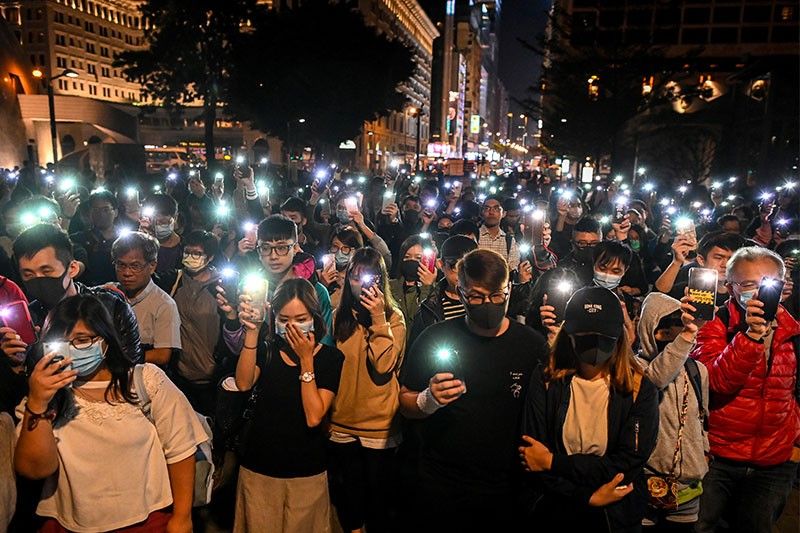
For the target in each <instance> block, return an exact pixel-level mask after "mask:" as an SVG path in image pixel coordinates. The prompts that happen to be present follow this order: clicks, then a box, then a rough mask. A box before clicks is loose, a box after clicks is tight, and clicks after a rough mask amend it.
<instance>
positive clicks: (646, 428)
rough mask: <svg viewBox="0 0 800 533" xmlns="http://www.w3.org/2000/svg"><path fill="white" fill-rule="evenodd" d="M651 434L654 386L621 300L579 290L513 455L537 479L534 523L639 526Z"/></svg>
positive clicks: (534, 384) (534, 390) (532, 394)
mask: <svg viewBox="0 0 800 533" xmlns="http://www.w3.org/2000/svg"><path fill="white" fill-rule="evenodd" d="M657 434H658V392H657V391H656V388H655V386H654V385H653V384H652V383H650V381H648V380H647V378H645V377H643V375H642V370H641V369H640V368H639V366H638V365H637V364H636V362H635V360H634V357H633V354H632V353H631V350H630V345H629V343H628V340H627V334H626V332H625V328H624V327H623V317H622V308H621V304H620V302H619V300H618V299H617V297H616V296H615V295H614V294H613V293H612V292H611V291H609V290H607V289H603V288H600V287H587V288H583V289H580V290H579V291H577V292H576V293H575V294H574V295H573V297H572V298H571V299H570V301H569V303H568V304H567V309H566V312H565V319H564V324H563V325H562V327H561V329H560V331H559V332H558V334H557V336H556V339H555V342H554V344H553V347H552V348H551V354H550V360H549V362H548V363H547V365H546V366H543V367H540V368H539V369H538V370H537V371H536V372H535V373H534V376H533V379H532V380H531V385H530V387H529V389H528V397H527V400H526V411H525V416H524V421H523V437H522V438H523V440H524V442H525V445H524V446H522V447H520V456H521V459H522V462H523V465H524V466H525V467H526V469H528V470H529V471H532V472H536V477H537V480H538V481H539V482H540V484H541V488H542V496H541V499H540V500H539V501H538V502H537V505H536V513H537V515H538V521H537V523H540V524H542V525H543V527H544V530H546V531H550V530H553V531H555V530H561V531H614V532H618V531H638V530H639V529H640V528H641V521H642V518H643V517H644V511H645V505H646V501H647V496H646V493H647V490H646V487H645V484H644V477H643V474H642V467H643V466H644V464H645V462H646V461H647V459H648V457H649V456H650V453H651V452H652V451H653V448H654V447H655V443H656V437H657Z"/></svg>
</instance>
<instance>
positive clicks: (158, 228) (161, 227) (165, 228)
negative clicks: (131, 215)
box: [153, 222, 175, 240]
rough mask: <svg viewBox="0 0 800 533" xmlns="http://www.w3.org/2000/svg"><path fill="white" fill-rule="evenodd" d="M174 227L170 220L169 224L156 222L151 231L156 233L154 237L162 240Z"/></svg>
mask: <svg viewBox="0 0 800 533" xmlns="http://www.w3.org/2000/svg"><path fill="white" fill-rule="evenodd" d="M174 229H175V223H174V222H170V223H169V224H156V225H155V227H154V228H153V231H154V233H155V234H156V239H159V240H164V239H166V238H168V237H169V236H170V235H172V231H173V230H174Z"/></svg>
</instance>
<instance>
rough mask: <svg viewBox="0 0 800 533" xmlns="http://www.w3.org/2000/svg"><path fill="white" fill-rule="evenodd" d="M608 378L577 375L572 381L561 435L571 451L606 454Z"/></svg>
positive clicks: (574, 452) (570, 453) (573, 452)
mask: <svg viewBox="0 0 800 533" xmlns="http://www.w3.org/2000/svg"><path fill="white" fill-rule="evenodd" d="M609 393H610V387H609V382H608V379H596V380H594V381H589V380H587V379H582V378H580V377H578V376H573V377H572V383H571V384H570V398H569V408H568V409H567V418H566V420H565V421H564V429H563V431H562V437H561V438H562V439H563V440H564V448H566V450H567V454H568V455H575V454H587V455H604V454H605V453H606V447H607V446H608V395H609Z"/></svg>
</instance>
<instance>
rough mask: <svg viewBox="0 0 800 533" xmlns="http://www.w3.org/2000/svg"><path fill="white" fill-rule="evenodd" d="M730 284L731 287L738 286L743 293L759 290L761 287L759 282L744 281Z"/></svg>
mask: <svg viewBox="0 0 800 533" xmlns="http://www.w3.org/2000/svg"><path fill="white" fill-rule="evenodd" d="M730 284H731V285H736V286H737V287H739V288H740V289H742V290H743V291H749V290H753V289H757V288H758V286H759V282H757V281H742V282H738V281H731V282H730Z"/></svg>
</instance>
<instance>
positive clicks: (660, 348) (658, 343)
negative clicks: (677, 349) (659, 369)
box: [656, 340, 672, 353]
mask: <svg viewBox="0 0 800 533" xmlns="http://www.w3.org/2000/svg"><path fill="white" fill-rule="evenodd" d="M671 342H672V341H659V340H657V341H656V350H657V351H658V353H663V352H664V350H666V349H667V346H669V345H670V343H671Z"/></svg>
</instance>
